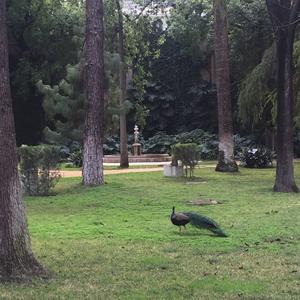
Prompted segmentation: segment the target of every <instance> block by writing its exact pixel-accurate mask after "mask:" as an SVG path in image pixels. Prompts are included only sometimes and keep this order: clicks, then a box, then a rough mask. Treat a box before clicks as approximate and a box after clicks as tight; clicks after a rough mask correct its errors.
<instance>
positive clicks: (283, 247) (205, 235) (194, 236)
mask: <svg viewBox="0 0 300 300" xmlns="http://www.w3.org/2000/svg"><path fill="white" fill-rule="evenodd" d="M195 172H196V175H197V176H198V177H201V179H203V180H205V181H206V184H199V185H186V184H185V180H182V179H176V180H174V179H170V178H163V176H162V172H154V173H144V174H122V175H111V176H106V178H105V180H106V182H107V184H106V185H105V186H102V187H93V188H84V187H82V186H81V185H80V178H66V179H62V180H61V182H60V183H59V184H58V185H57V187H56V191H55V192H56V194H55V195H54V196H51V197H28V198H26V204H27V212H28V218H29V220H28V221H29V227H30V232H31V237H32V244H33V249H34V252H35V254H36V255H37V256H38V258H39V260H40V261H41V262H42V263H43V264H44V265H45V266H46V267H47V268H49V269H50V270H51V271H52V272H53V277H52V278H51V279H50V280H47V281H40V280H34V281H33V282H32V283H30V284H28V283H27V284H2V285H0V299H185V298H188V299H299V297H300V291H299V279H300V261H299V253H300V220H299V207H300V201H299V200H300V195H298V194H283V193H273V192H272V189H271V188H272V186H273V183H274V176H275V175H274V174H275V170H274V169H264V170H255V169H244V168H240V172H239V173H237V174H220V173H216V172H214V171H213V170H212V169H211V168H202V169H201V168H200V169H197V170H195ZM299 176H300V166H299V167H298V165H297V167H296V178H299ZM298 183H299V181H298ZM198 198H201V199H216V200H217V201H220V202H222V205H208V206H203V207H202V206H201V207H199V206H193V207H191V206H190V205H188V201H190V200H193V199H198ZM173 205H175V206H176V209H177V210H178V211H196V212H199V213H202V214H204V215H207V216H209V217H211V218H213V219H215V220H216V221H217V222H218V223H219V224H220V225H221V227H222V228H223V229H224V230H225V232H226V233H228V234H229V237H228V238H217V237H214V236H212V235H211V234H210V233H209V232H206V231H201V230H197V229H194V228H191V227H189V228H188V229H187V231H182V232H181V233H179V232H178V228H176V227H175V226H173V225H172V224H171V222H170V220H169V215H170V213H171V208H172V206H173Z"/></svg>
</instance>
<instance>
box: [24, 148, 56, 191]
mask: <svg viewBox="0 0 300 300" xmlns="http://www.w3.org/2000/svg"><path fill="white" fill-rule="evenodd" d="M18 153H19V157H20V173H21V179H22V183H23V188H24V191H25V193H26V194H27V195H31V196H36V195H49V193H50V190H51V189H52V188H54V186H55V185H56V183H57V182H58V180H59V178H60V173H59V167H58V164H59V162H60V157H61V156H60V154H61V153H60V149H59V147H56V146H50V145H40V146H26V145H22V147H20V148H19V149H18Z"/></svg>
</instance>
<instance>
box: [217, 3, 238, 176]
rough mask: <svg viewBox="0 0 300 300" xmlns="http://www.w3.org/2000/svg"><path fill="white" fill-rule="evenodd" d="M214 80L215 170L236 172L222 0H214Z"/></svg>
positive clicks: (225, 19)
mask: <svg viewBox="0 0 300 300" xmlns="http://www.w3.org/2000/svg"><path fill="white" fill-rule="evenodd" d="M214 17H215V20H214V25H215V66H216V73H215V76H216V77H215V80H216V86H217V96H218V126H219V154H218V164H217V166H216V171H220V172H236V171H238V167H237V164H236V162H235V161H234V152H233V124H232V123H233V121H232V110H231V95H230V76H229V49H228V31H227V11H226V3H225V1H224V0H215V1H214Z"/></svg>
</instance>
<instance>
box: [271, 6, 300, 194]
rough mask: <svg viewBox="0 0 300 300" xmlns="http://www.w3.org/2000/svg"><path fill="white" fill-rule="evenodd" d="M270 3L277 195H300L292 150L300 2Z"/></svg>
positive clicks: (275, 187) (275, 186)
mask: <svg viewBox="0 0 300 300" xmlns="http://www.w3.org/2000/svg"><path fill="white" fill-rule="evenodd" d="M281 2H282V3H279V2H278V1H275V0H267V7H268V11H269V14H270V18H271V21H272V25H273V29H274V33H275V37H276V45H277V55H278V57H277V60H278V74H277V94H278V99H277V166H276V180H275V185H274V191H275V192H298V187H297V186H296V183H295V179H294V166H293V158H294V150H293V148H294V147H293V110H294V99H293V98H294V96H293V68H294V63H293V46H294V36H295V27H296V20H297V15H298V10H299V6H300V1H299V0H296V1H290V0H285V1H281Z"/></svg>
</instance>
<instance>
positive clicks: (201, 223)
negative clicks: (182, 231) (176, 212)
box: [184, 213, 227, 237]
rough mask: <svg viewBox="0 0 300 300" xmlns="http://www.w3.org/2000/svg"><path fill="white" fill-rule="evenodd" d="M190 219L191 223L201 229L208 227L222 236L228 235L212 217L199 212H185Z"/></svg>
mask: <svg viewBox="0 0 300 300" xmlns="http://www.w3.org/2000/svg"><path fill="white" fill-rule="evenodd" d="M184 214H185V215H187V216H188V217H189V219H190V224H191V225H193V226H194V227H197V228H200V229H202V228H203V229H208V230H210V231H211V232H213V233H214V234H216V235H218V236H222V237H227V234H226V233H225V232H224V231H223V230H222V229H221V228H220V226H219V225H218V224H217V223H216V222H215V221H214V220H212V219H210V218H208V217H206V216H202V215H200V214H197V213H184Z"/></svg>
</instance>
